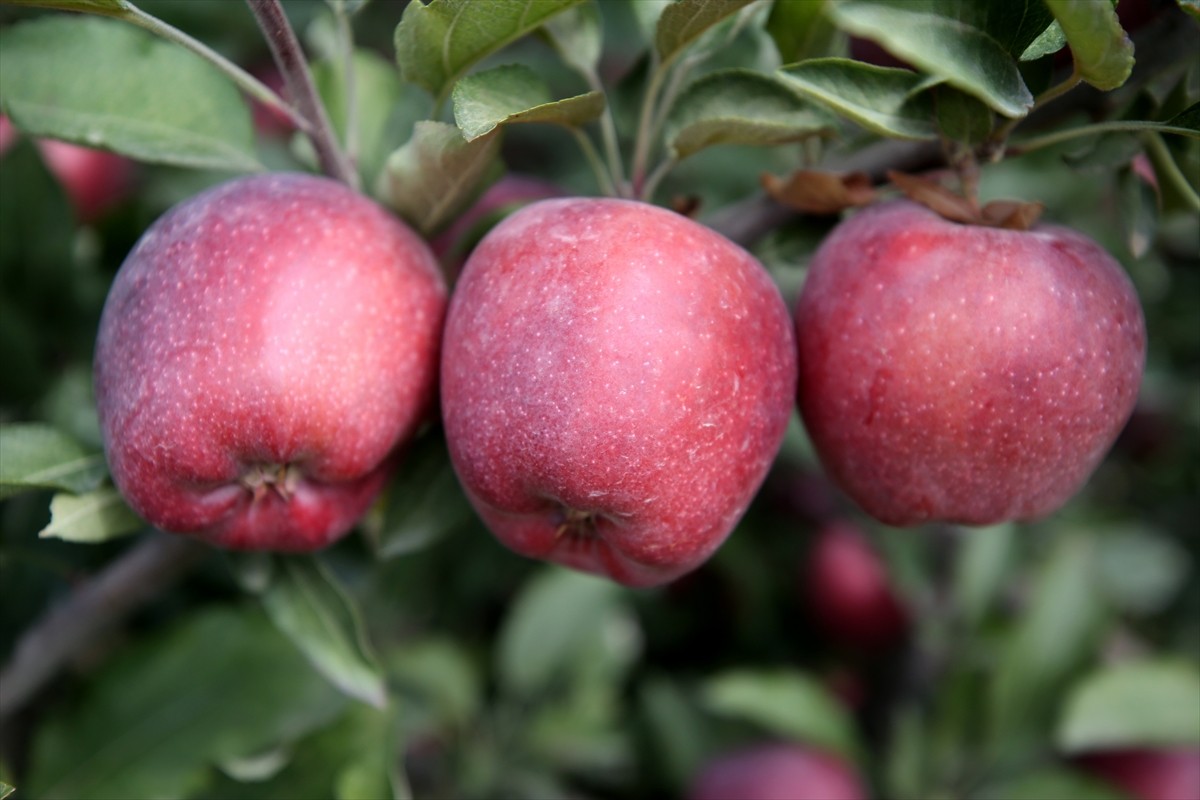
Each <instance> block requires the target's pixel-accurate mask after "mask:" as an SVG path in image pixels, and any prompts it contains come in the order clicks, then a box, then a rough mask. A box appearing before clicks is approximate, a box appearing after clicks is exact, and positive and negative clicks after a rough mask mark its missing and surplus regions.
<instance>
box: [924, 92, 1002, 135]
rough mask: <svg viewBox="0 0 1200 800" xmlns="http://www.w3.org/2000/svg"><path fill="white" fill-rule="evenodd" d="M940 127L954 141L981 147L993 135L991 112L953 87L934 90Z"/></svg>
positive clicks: (976, 100) (979, 102)
mask: <svg viewBox="0 0 1200 800" xmlns="http://www.w3.org/2000/svg"><path fill="white" fill-rule="evenodd" d="M934 105H935V106H936V107H937V120H938V128H939V129H941V131H942V136H943V137H945V138H946V139H949V140H951V141H954V142H962V143H963V144H968V145H972V146H974V145H978V144H981V143H982V142H983V141H984V140H986V139H987V137H988V135H989V134H990V133H991V132H992V122H993V120H992V112H991V109H989V108H988V107H987V106H986V105H984V104H983V103H982V102H981V101H979V100H978V99H976V98H975V97H973V96H971V95H969V94H967V93H966V92H961V91H959V90H958V89H955V88H953V87H951V86H938V87H937V88H936V89H934Z"/></svg>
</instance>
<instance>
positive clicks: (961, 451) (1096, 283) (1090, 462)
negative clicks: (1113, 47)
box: [796, 201, 1146, 525]
mask: <svg viewBox="0 0 1200 800" xmlns="http://www.w3.org/2000/svg"><path fill="white" fill-rule="evenodd" d="M796 330H797V336H798V340H799V346H800V388H799V392H798V398H799V405H800V412H801V416H802V417H803V420H804V422H805V424H806V426H807V428H808V431H809V434H810V435H811V437H812V440H813V444H814V445H815V447H816V450H817V453H818V455H819V456H820V458H821V461H822V463H823V464H824V466H825V468H826V470H827V472H828V473H829V474H830V476H831V477H832V478H833V480H834V481H835V482H836V483H837V484H838V485H839V486H841V488H842V489H843V490H845V491H846V492H847V493H848V494H849V495H850V496H851V497H852V498H853V499H854V500H855V501H857V502H858V503H859V505H861V506H862V507H863V508H864V509H865V510H866V511H867V512H868V513H870V514H871V515H873V516H875V517H876V518H878V519H879V520H882V521H883V522H885V523H888V524H890V525H911V524H915V523H919V522H924V521H927V520H942V521H946V522H956V523H964V524H973V525H986V524H991V523H996V522H1001V521H1003V520H1014V519H1017V520H1026V519H1032V518H1037V517H1041V516H1044V515H1046V514H1049V513H1051V512H1053V511H1055V510H1056V509H1058V508H1059V507H1060V506H1062V505H1063V504H1064V503H1066V501H1067V500H1068V499H1070V497H1071V496H1072V495H1073V494H1074V493H1075V492H1076V491H1078V490H1079V488H1080V487H1081V486H1082V485H1083V484H1084V483H1085V482H1086V481H1087V479H1088V477H1089V476H1090V475H1091V473H1092V471H1093V470H1094V469H1095V468H1096V466H1097V465H1098V464H1099V462H1100V460H1101V459H1102V458H1103V457H1104V455H1105V453H1106V452H1107V451H1108V449H1109V447H1110V446H1111V445H1112V443H1113V441H1114V440H1115V439H1116V437H1117V434H1118V433H1119V432H1120V430H1121V427H1122V426H1123V425H1124V424H1125V421H1126V420H1127V419H1128V418H1129V415H1130V413H1131V412H1132V410H1133V406H1134V402H1135V400H1136V399H1137V393H1138V385H1139V382H1140V380H1141V375H1142V367H1143V364H1144V362H1145V354H1146V330H1145V322H1144V320H1143V318H1142V310H1141V306H1140V305H1139V303H1138V299H1137V295H1136V294H1135V292H1134V289H1133V286H1132V284H1131V283H1130V281H1129V278H1128V277H1127V276H1126V274H1125V273H1124V271H1123V270H1122V269H1121V267H1120V265H1119V264H1117V262H1116V261H1115V260H1113V258H1112V257H1111V256H1110V255H1108V253H1106V252H1105V251H1104V250H1103V249H1101V248H1100V247H1099V245H1097V244H1096V243H1095V242H1093V241H1092V240H1090V239H1088V238H1087V237H1085V236H1083V235H1081V234H1079V233H1077V232H1075V231H1072V230H1069V229H1066V228H1062V227H1056V226H1049V225H1047V226H1039V227H1036V228H1034V229H1032V230H1029V231H1014V230H1001V229H997V228H988V227H982V226H973V225H961V224H958V223H954V222H949V221H947V220H945V219H943V218H942V217H940V216H938V215H937V214H935V213H934V212H932V211H930V210H929V209H927V208H925V207H923V206H920V205H917V204H915V203H911V202H906V201H905V202H894V203H888V204H883V205H880V206H876V207H873V208H869V209H867V210H865V211H862V212H859V213H858V214H856V215H855V216H853V217H851V218H850V219H849V220H847V221H845V222H843V223H842V224H841V225H839V226H838V227H837V228H836V229H835V230H834V232H833V233H832V234H830V236H829V237H828V238H827V239H826V240H825V241H824V242H823V243H822V245H821V247H820V248H819V249H818V251H817V253H816V254H815V255H814V257H813V260H812V264H811V267H810V270H809V274H808V278H807V280H806V282H805V285H804V287H803V290H802V291H801V295H800V299H799V301H798V303H797V309H796Z"/></svg>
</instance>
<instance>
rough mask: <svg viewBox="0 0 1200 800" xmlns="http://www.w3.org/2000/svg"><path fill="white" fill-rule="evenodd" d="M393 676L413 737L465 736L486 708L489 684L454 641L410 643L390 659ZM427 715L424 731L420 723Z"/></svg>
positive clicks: (435, 639) (391, 676)
mask: <svg viewBox="0 0 1200 800" xmlns="http://www.w3.org/2000/svg"><path fill="white" fill-rule="evenodd" d="M387 667H388V676H389V678H390V679H391V682H392V683H393V684H394V685H395V687H396V692H397V695H398V697H399V702H398V704H399V705H402V706H403V707H404V709H405V713H404V720H403V725H404V727H405V730H406V731H407V732H409V733H410V734H417V733H422V732H429V733H440V732H445V731H446V730H457V731H465V730H467V729H468V728H469V727H470V726H471V724H472V723H473V721H474V719H475V717H476V715H477V714H478V713H479V711H480V709H481V707H482V703H483V679H482V676H480V674H479V670H478V669H477V668H476V666H475V663H474V662H473V661H472V660H471V658H470V656H469V654H468V653H467V652H466V651H465V650H464V649H463V646H462V645H461V644H459V643H458V642H456V641H454V640H453V639H450V638H446V639H437V638H426V639H416V640H412V641H408V642H405V643H404V647H402V648H398V649H397V650H396V651H395V652H394V653H392V655H391V656H390V657H389V658H388V665H387ZM422 714H424V716H425V718H426V719H425V720H424V722H428V723H429V725H428V727H427V728H425V729H424V730H423V729H422V725H421V724H418V723H420V722H422V721H421V720H419V719H418V718H419V717H420V716H421V715H422Z"/></svg>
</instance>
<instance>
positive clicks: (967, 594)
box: [953, 524, 1015, 628]
mask: <svg viewBox="0 0 1200 800" xmlns="http://www.w3.org/2000/svg"><path fill="white" fill-rule="evenodd" d="M1014 544H1015V529H1014V527H1013V526H1012V525H1011V524H1004V525H997V526H995V527H992V528H980V529H978V530H971V531H967V532H966V533H965V534H964V538H963V541H962V542H961V544H960V546H959V548H958V552H957V561H958V563H957V565H956V566H955V569H954V597H955V602H954V604H953V607H954V608H957V609H958V610H959V613H960V614H961V615H962V619H963V622H964V624H965V625H966V626H967V627H968V628H975V627H976V626H978V625H979V623H980V622H981V621H982V620H983V618H984V615H985V614H987V612H988V610H989V608H990V607H991V605H992V603H993V602H994V601H995V600H996V597H997V595H999V593H1000V590H1001V589H1002V588H1003V587H1004V580H1005V578H1006V577H1007V576H1008V574H1009V573H1008V569H1009V565H1010V564H1011V562H1012V556H1013V545H1014Z"/></svg>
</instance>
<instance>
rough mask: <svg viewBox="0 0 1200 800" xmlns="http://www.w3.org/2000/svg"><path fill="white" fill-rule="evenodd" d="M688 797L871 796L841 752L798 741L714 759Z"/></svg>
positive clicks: (812, 799)
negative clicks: (799, 743) (838, 753)
mask: <svg viewBox="0 0 1200 800" xmlns="http://www.w3.org/2000/svg"><path fill="white" fill-rule="evenodd" d="M687 797H688V800H733V799H734V798H736V800H866V797H867V790H866V789H865V788H864V787H863V785H862V782H861V781H860V780H859V778H858V776H857V775H855V774H854V773H853V772H852V771H851V770H850V768H849V767H847V766H846V764H845V763H844V762H843V761H842V760H841V759H840V758H837V757H836V756H833V755H830V754H827V753H823V752H821V751H818V750H813V749H810V748H807V747H804V746H801V745H798V744H785V743H779V744H758V745H752V746H750V747H747V748H744V749H742V750H736V751H734V752H731V753H727V754H725V755H723V756H720V757H718V758H716V759H714V760H713V761H711V762H709V763H708V764H707V765H706V766H705V767H704V768H703V769H702V770H701V771H700V772H699V774H697V775H696V777H695V778H694V779H693V780H692V784H691V786H690V787H689V789H688V793H687Z"/></svg>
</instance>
